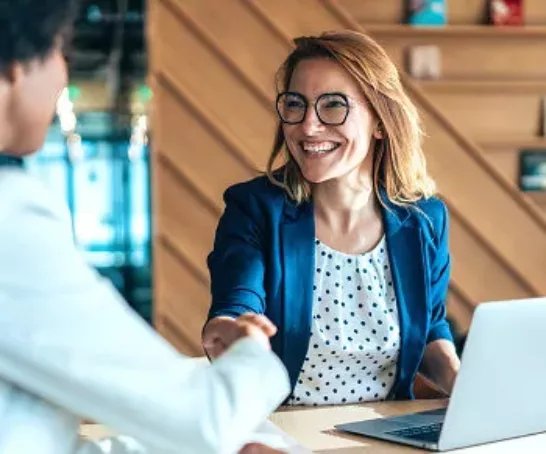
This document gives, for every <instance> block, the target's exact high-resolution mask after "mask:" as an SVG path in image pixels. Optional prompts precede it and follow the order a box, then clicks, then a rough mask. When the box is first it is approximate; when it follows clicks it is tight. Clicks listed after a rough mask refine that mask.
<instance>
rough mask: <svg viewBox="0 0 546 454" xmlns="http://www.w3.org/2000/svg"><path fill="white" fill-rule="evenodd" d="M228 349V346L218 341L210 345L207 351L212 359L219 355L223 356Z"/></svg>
mask: <svg viewBox="0 0 546 454" xmlns="http://www.w3.org/2000/svg"><path fill="white" fill-rule="evenodd" d="M226 349H227V348H226V346H225V345H223V344H222V343H221V342H217V343H215V344H213V345H212V346H210V347H209V348H205V350H206V351H207V354H208V355H209V357H210V358H211V359H216V358H218V357H219V356H222V355H223V354H224V352H225V351H226Z"/></svg>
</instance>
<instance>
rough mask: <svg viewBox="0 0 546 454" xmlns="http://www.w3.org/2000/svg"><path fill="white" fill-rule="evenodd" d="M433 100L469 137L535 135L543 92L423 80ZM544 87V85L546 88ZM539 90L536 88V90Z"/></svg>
mask: <svg viewBox="0 0 546 454" xmlns="http://www.w3.org/2000/svg"><path fill="white" fill-rule="evenodd" d="M422 86H423V87H424V88H425V90H426V91H427V93H428V94H429V95H430V98H431V99H432V100H433V102H434V103H435V104H436V105H437V106H438V107H439V108H440V109H442V111H443V112H444V113H445V114H446V115H447V116H448V117H449V118H450V120H452V121H453V122H454V123H455V124H457V126H458V127H459V128H461V130H462V131H464V132H465V134H468V135H469V137H471V138H479V137H491V138H492V137H498V136H499V135H500V136H502V135H504V136H508V137H510V136H520V137H521V136H523V137H534V136H536V135H538V133H539V132H540V129H541V124H540V123H541V121H540V116H541V110H542V99H541V97H542V94H541V93H536V92H535V93H533V92H532V91H520V92H516V91H512V92H510V91H507V90H506V89H504V88H503V87H499V88H498V89H496V90H491V89H487V88H486V87H485V84H475V85H474V86H473V87H470V86H469V87H467V88H465V87H464V86H461V85H460V84H445V85H442V83H441V82H438V83H436V82H430V83H426V84H425V83H423V84H422ZM545 88H546V87H545ZM537 91H538V90H537Z"/></svg>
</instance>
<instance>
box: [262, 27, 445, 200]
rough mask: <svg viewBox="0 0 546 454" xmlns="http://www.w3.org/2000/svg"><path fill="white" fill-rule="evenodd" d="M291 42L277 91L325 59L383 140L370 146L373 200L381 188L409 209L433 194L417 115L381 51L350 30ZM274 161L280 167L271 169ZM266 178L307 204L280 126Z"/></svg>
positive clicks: (308, 188)
mask: <svg viewBox="0 0 546 454" xmlns="http://www.w3.org/2000/svg"><path fill="white" fill-rule="evenodd" d="M294 43H295V45H296V48H295V49H294V50H293V51H292V53H291V54H290V55H289V56H288V57H287V58H286V60H285V61H284V63H283V64H282V65H281V67H280V68H279V70H278V71H277V76H276V80H277V91H278V92H281V91H286V90H288V87H289V85H290V80H291V78H292V75H293V74H294V71H295V69H296V67H297V65H298V64H299V63H300V62H301V61H303V60H309V59H318V58H327V59H331V60H333V61H335V62H337V63H339V64H340V65H341V66H342V67H343V68H345V70H346V71H347V72H348V73H349V74H350V75H351V76H352V77H353V78H354V79H355V80H356V82H357V83H358V85H359V86H360V88H361V90H362V92H363V94H364V96H365V97H366V98H367V101H368V103H369V106H370V109H371V111H372V113H373V115H374V116H375V117H376V118H377V119H378V120H379V122H380V125H381V130H382V133H383V138H382V139H377V140H375V141H374V142H372V143H373V144H374V148H373V150H372V151H373V153H374V155H373V186H374V192H375V195H376V197H377V198H378V200H379V201H380V202H381V203H383V200H382V197H381V195H380V189H381V188H384V190H385V192H386V196H387V198H388V199H389V201H390V202H392V203H394V204H396V205H408V204H410V203H412V202H416V201H418V200H420V199H422V198H427V197H430V196H431V195H433V194H434V192H435V184H434V181H433V180H432V178H431V177H430V176H429V175H428V174H427V169H426V162H425V156H424V153H423V149H422V146H421V142H422V135H423V133H422V129H421V122H420V119H419V114H418V112H417V109H416V107H415V105H414V104H413V102H412V101H411V100H410V99H409V97H408V95H407V94H406V93H405V91H404V89H403V87H402V84H401V82H400V78H399V75H398V70H397V69H396V67H395V65H394V64H393V62H392V61H391V60H390V58H389V57H388V56H387V54H386V52H385V51H384V50H383V49H382V48H381V46H379V45H378V44H377V43H376V42H375V41H374V40H373V39H371V38H370V37H368V36H366V35H364V34H362V33H357V32H353V31H342V32H327V33H323V34H322V35H320V36H317V37H300V38H296V39H295V40H294ZM279 158H282V159H283V164H282V166H281V167H280V168H279V169H277V170H275V169H274V166H275V162H276V161H277V159H279ZM266 175H267V176H268V178H269V180H270V181H271V182H272V183H273V184H275V185H277V186H280V187H281V188H283V189H284V190H285V191H286V192H287V193H288V195H289V196H290V197H291V198H292V199H294V200H295V201H296V202H297V203H301V202H304V201H308V200H310V198H311V186H310V184H309V182H308V181H306V180H305V178H304V177H303V175H302V173H301V171H300V169H299V167H298V165H297V163H296V162H295V160H294V159H293V157H292V156H291V155H290V152H289V151H288V150H287V147H286V143H285V137H284V133H283V129H282V123H281V122H279V124H278V127H277V132H276V136H275V142H274V145H273V151H272V153H271V155H270V157H269V160H268V163H267V170H266Z"/></svg>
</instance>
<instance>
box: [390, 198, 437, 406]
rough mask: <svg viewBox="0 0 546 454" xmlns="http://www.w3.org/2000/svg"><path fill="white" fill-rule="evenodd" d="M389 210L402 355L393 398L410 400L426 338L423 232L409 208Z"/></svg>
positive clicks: (391, 251) (391, 261)
mask: <svg viewBox="0 0 546 454" xmlns="http://www.w3.org/2000/svg"><path fill="white" fill-rule="evenodd" d="M389 208H390V210H384V225H385V234H386V237H387V250H388V253H389V259H390V263H391V270H392V274H393V282H394V289H395V293H396V299H397V306H398V316H399V321H400V354H399V358H398V368H397V379H396V382H395V386H394V387H393V389H392V391H391V397H398V398H405V399H407V398H409V397H410V395H411V394H409V393H408V394H409V395H405V394H406V391H407V390H409V389H410V387H411V383H412V381H413V374H412V372H411V371H413V370H415V366H413V367H412V365H415V364H420V362H421V358H420V356H421V353H422V351H423V344H424V343H425V337H426V326H427V304H426V298H427V294H426V272H425V269H426V266H425V265H426V264H424V263H423V257H425V254H424V251H423V247H424V244H423V239H422V237H421V230H420V229H418V228H417V227H416V226H415V225H413V223H412V222H411V218H410V217H409V213H408V211H407V209H406V208H400V207H397V206H390V207H389ZM410 375H412V376H410ZM399 393H403V395H399Z"/></svg>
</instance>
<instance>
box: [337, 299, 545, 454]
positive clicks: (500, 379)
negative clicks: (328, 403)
mask: <svg viewBox="0 0 546 454" xmlns="http://www.w3.org/2000/svg"><path fill="white" fill-rule="evenodd" d="M545 350H546V297H545V298H532V299H524V300H511V301H501V302H490V303H482V304H480V305H478V307H477V308H476V310H475V312H474V316H473V318H472V323H471V326H470V331H469V333H468V337H467V339H466V343H465V347H464V351H463V355H462V358H461V369H460V371H459V374H458V376H457V379H456V380H455V385H454V388H453V393H452V395H451V399H450V401H449V405H448V406H447V408H440V409H436V410H432V411H425V412H420V413H413V414H409V415H403V416H396V417H389V418H384V419H375V420H368V421H360V422H354V423H348V424H340V425H337V426H335V427H336V429H338V430H342V431H345V432H350V433H352V434H358V435H364V436H367V437H373V438H378V439H382V440H388V441H392V442H396V443H401V444H406V445H411V446H417V447H419V448H425V449H428V450H431V451H447V450H450V449H456V448H463V447H468V446H474V445H478V444H483V443H489V442H494V441H500V440H506V439H509V438H515V437H520V436H524V435H531V434H538V433H541V432H546V352H545Z"/></svg>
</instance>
